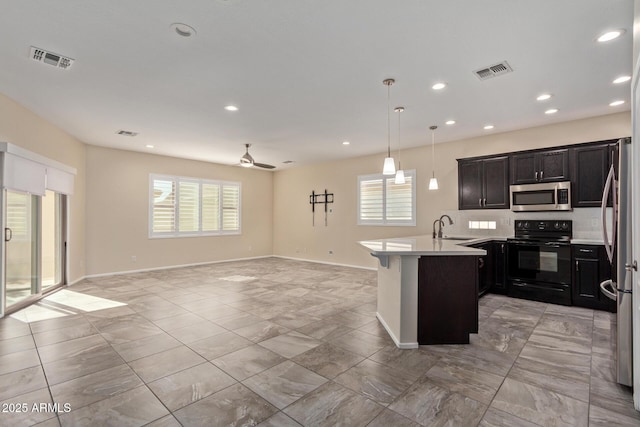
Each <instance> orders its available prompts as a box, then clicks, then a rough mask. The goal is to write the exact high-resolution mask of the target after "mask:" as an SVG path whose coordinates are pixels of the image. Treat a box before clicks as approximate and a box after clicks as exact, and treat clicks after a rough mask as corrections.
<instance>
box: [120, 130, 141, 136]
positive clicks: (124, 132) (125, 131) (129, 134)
mask: <svg viewBox="0 0 640 427" xmlns="http://www.w3.org/2000/svg"><path fill="white" fill-rule="evenodd" d="M116 133H117V134H118V135H122V136H136V135H137V134H138V132H131V131H130V130H119V131H118V132H116Z"/></svg>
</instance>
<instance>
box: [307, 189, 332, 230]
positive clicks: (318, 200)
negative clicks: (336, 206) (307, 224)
mask: <svg viewBox="0 0 640 427" xmlns="http://www.w3.org/2000/svg"><path fill="white" fill-rule="evenodd" d="M329 203H333V193H328V192H327V190H326V189H325V190H324V193H316V192H315V190H314V191H312V192H311V195H309V204H310V205H311V225H313V226H314V227H315V225H316V205H318V204H321V205H324V226H325V227H326V226H327V206H328V205H329Z"/></svg>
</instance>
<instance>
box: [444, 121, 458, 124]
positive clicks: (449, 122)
mask: <svg viewBox="0 0 640 427" xmlns="http://www.w3.org/2000/svg"><path fill="white" fill-rule="evenodd" d="M444 124H445V125H455V124H456V121H455V120H447V121H446V122H444Z"/></svg>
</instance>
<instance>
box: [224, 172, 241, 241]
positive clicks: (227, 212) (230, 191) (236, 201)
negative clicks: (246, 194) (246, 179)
mask: <svg viewBox="0 0 640 427" xmlns="http://www.w3.org/2000/svg"><path fill="white" fill-rule="evenodd" d="M222 230H223V231H238V230H240V186H239V185H237V184H229V183H224V184H222Z"/></svg>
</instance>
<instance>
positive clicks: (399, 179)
mask: <svg viewBox="0 0 640 427" xmlns="http://www.w3.org/2000/svg"><path fill="white" fill-rule="evenodd" d="M393 111H395V112H396V113H398V170H396V179H395V181H394V183H395V184H404V183H405V180H404V171H403V170H402V167H401V166H400V113H402V112H403V111H404V107H396V108H394V109H393Z"/></svg>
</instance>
